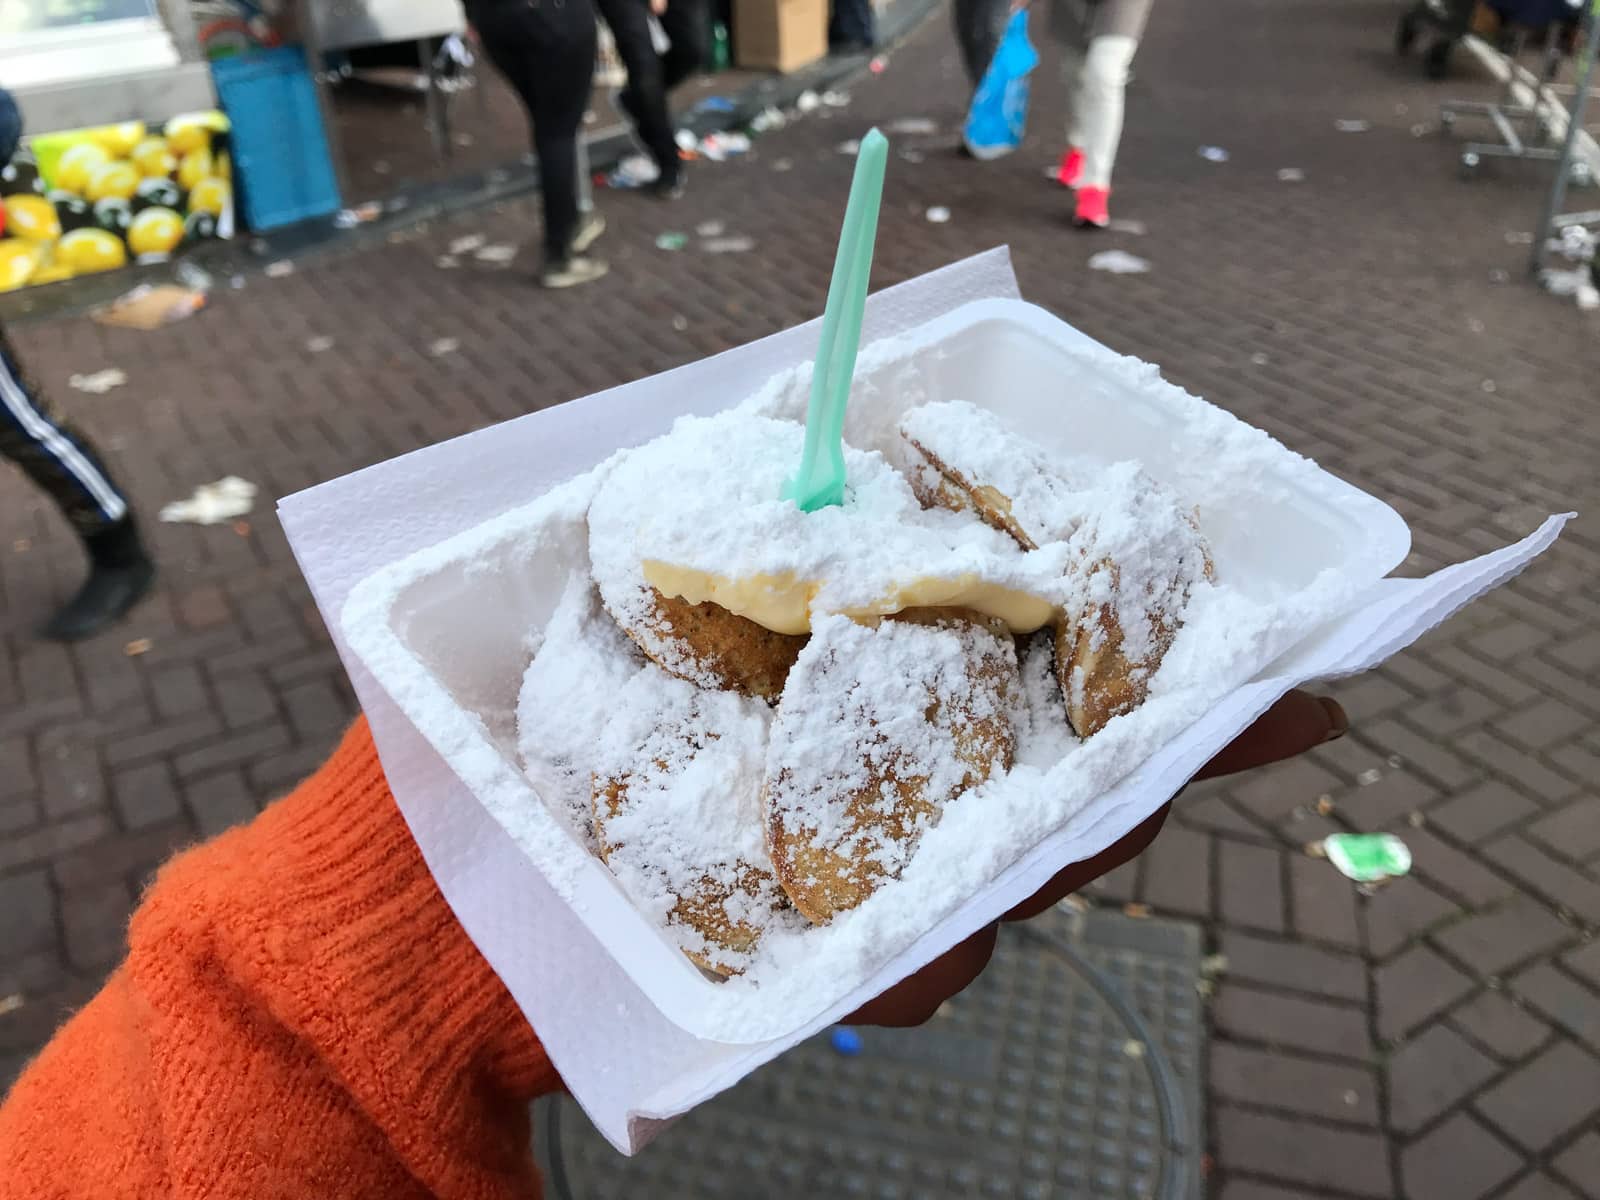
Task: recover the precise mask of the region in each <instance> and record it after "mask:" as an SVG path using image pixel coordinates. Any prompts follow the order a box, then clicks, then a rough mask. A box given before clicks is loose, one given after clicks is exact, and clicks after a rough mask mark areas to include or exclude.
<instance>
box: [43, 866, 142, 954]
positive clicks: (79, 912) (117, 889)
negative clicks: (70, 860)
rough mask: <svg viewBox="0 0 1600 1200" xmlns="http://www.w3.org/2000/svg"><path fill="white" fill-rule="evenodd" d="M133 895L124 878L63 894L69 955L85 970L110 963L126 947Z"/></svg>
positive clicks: (108, 880) (63, 916)
mask: <svg viewBox="0 0 1600 1200" xmlns="http://www.w3.org/2000/svg"><path fill="white" fill-rule="evenodd" d="M132 910H133V899H132V896H131V895H130V894H129V891H128V885H127V884H126V883H125V882H124V881H122V880H121V879H107V880H103V881H101V882H100V883H98V884H95V885H94V886H91V887H87V888H80V889H77V890H72V891H64V892H62V894H61V928H62V933H63V935H64V937H65V939H66V950H67V959H68V961H69V962H71V963H72V965H73V966H75V967H77V968H78V969H80V970H84V971H93V970H96V969H99V968H104V967H109V966H111V965H112V964H114V963H115V962H117V960H118V959H120V958H121V957H122V955H123V953H124V951H125V949H126V941H127V939H126V931H127V925H128V914H129V913H130V912H132Z"/></svg>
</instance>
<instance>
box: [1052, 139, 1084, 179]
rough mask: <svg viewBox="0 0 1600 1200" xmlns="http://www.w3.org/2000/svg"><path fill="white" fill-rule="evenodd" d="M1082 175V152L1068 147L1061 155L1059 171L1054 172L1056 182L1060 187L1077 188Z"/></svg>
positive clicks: (1074, 147) (1073, 147)
mask: <svg viewBox="0 0 1600 1200" xmlns="http://www.w3.org/2000/svg"><path fill="white" fill-rule="evenodd" d="M1082 174H1083V151H1082V150H1079V149H1078V148H1077V147H1076V146H1069V147H1067V149H1066V150H1064V151H1063V152H1062V154H1061V169H1060V170H1059V171H1057V172H1056V182H1057V183H1059V184H1060V185H1061V186H1062V187H1077V186H1078V178H1079V176H1081V175H1082Z"/></svg>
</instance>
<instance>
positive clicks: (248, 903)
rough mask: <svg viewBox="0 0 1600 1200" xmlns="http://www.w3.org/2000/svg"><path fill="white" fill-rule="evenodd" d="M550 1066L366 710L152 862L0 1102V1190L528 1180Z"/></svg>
mask: <svg viewBox="0 0 1600 1200" xmlns="http://www.w3.org/2000/svg"><path fill="white" fill-rule="evenodd" d="M559 1086H560V1081H559V1079H558V1078H557V1077H556V1074H555V1072H554V1071H553V1070H552V1068H551V1066H550V1063H549V1060H548V1059H547V1058H546V1056H545V1054H544V1052H543V1050H542V1049H541V1048H540V1046H539V1043H538V1041H537V1039H536V1038H535V1037H534V1034H533V1030H532V1029H531V1028H530V1027H529V1026H528V1024H527V1022H526V1021H525V1020H524V1019H523V1017H522V1015H521V1013H520V1012H519V1011H518V1009H517V1007H516V1005H515V1004H514V1003H513V1002H512V1000H511V997H510V995H509V994H508V993H507V992H506V990H505V988H504V986H503V985H502V984H501V983H500V981H499V979H497V978H496V977H495V975H494V973H493V972H492V971H491V970H490V969H489V966H488V964H487V963H486V962H485V961H484V960H483V957H482V956H481V955H480V954H479V953H478V951H477V949H476V947H474V946H473V944H472V943H471V941H469V940H468V938H467V936H466V934H465V933H463V932H462V930H461V927H460V925H458V924H457V923H456V920H455V917H454V916H453V915H452V914H451V912H450V909H449V907H448V906H447V905H446V904H445V902H444V898H443V897H442V896H441V895H440V894H439V890H438V888H437V887H436V886H435V885H434V882H433V879H432V877H431V876H430V875H429V874H428V870H427V867H426V866H425V865H424V863H423V861H422V856H421V854H420V853H419V852H418V850H417V848H416V845H415V843H414V842H413V841H412V840H411V835H410V833H409V831H408V830H407V829H406V826H405V822H404V820H403V819H402V818H401V816H400V814H399V811H398V810H397V809H396V808H395V804H394V799H393V797H392V796H391V795H390V793H389V788H388V785H387V783H386V782H385V781H384V777H383V771H382V769H381V767H380V766H379V764H378V757H377V754H376V753H375V752H374V750H373V747H372V739H371V736H370V734H369V732H368V730H367V726H366V722H365V721H364V720H363V721H360V722H358V723H357V724H356V726H355V727H354V728H353V729H352V730H351V731H350V733H349V734H348V736H347V737H346V738H345V740H344V743H343V745H341V746H340V747H339V749H338V750H337V751H336V752H335V754H334V755H333V757H332V758H331V759H330V760H329V761H328V763H327V764H326V765H325V766H324V767H323V768H322V770H321V771H319V772H318V773H317V774H316V775H315V776H313V777H312V778H311V779H310V780H308V781H307V782H306V783H304V784H303V785H301V786H300V787H299V788H298V789H297V790H296V791H295V792H294V793H293V794H291V795H290V796H288V797H286V798H285V799H283V800H281V801H279V802H278V803H276V804H274V805H272V806H271V807H269V808H268V809H267V810H266V811H265V812H264V813H262V814H261V816H260V817H258V818H257V819H256V820H255V821H253V822H252V823H251V824H249V825H247V826H244V827H242V828H239V829H236V830H233V831H231V832H229V833H226V834H224V835H223V836H222V837H219V838H217V839H216V840H215V841H212V842H210V843H208V844H206V845H204V846H201V847H199V848H197V849H194V850H191V851H189V852H187V853H185V854H182V855H180V856H179V857H177V858H175V859H174V860H173V861H172V862H171V863H169V864H168V865H167V866H166V867H165V868H164V869H163V870H162V871H161V873H160V874H159V876H158V877H157V879H156V882H155V884H154V885H153V886H152V887H151V889H150V891H149V892H148V894H147V895H146V896H145V899H144V902H143V903H142V904H141V905H140V907H139V910H138V911H137V912H136V913H135V914H134V916H133V920H132V922H131V924H130V927H129V931H128V957H127V960H126V961H125V962H124V963H123V965H122V966H121V967H119V968H118V969H117V971H116V973H115V974H113V975H112V976H111V978H110V980H109V981H108V982H107V983H106V985H105V987H104V989H103V990H102V991H101V992H100V993H99V994H98V995H97V996H96V997H95V998H94V999H93V1000H92V1001H91V1002H90V1003H89V1004H88V1005H86V1006H85V1007H84V1008H83V1010H82V1011H80V1012H79V1013H78V1014H77V1015H76V1016H74V1017H73V1018H72V1019H71V1020H70V1021H69V1022H68V1023H67V1024H66V1025H65V1026H64V1027H63V1028H62V1029H61V1030H60V1031H59V1032H58V1033H57V1034H56V1036H55V1038H54V1040H53V1041H51V1042H50V1044H49V1045H47V1046H46V1047H45V1048H44V1050H43V1051H42V1052H41V1053H40V1054H39V1056H38V1058H37V1059H35V1060H34V1062H33V1063H32V1064H31V1065H30V1066H29V1067H28V1069H27V1070H26V1071H25V1072H24V1073H23V1075H22V1077H21V1078H20V1079H19V1080H18V1081H17V1083H16V1086H15V1087H14V1088H13V1089H12V1091H11V1094H10V1095H9V1096H8V1097H7V1098H6V1100H5V1103H4V1105H3V1107H0V1197H4V1198H5V1200H11V1198H12V1197H24V1196H26V1197H28V1198H29V1200H40V1198H45V1197H60V1198H63V1200H65V1198H69V1197H70V1198H73V1200H77V1198H80V1197H83V1198H88V1197H94V1198H95V1200H104V1198H108V1197H141V1198H143V1197H152V1198H154V1197H162V1198H163V1200H167V1198H171V1200H188V1198H189V1197H199V1196H205V1197H210V1198H216V1200H221V1198H227V1197H240V1198H243V1197H250V1198H251V1200H264V1198H272V1200H277V1198H279V1197H282V1198H285V1200H288V1198H293V1200H308V1198H314V1197H338V1198H340V1200H366V1198H368V1197H371V1198H373V1200H377V1198H379V1197H382V1198H383V1200H395V1198H397V1197H434V1196H437V1197H449V1198H455V1197H474V1198H477V1197H481V1198H484V1200H511V1198H516V1200H528V1198H532V1197H537V1196H538V1195H539V1184H538V1180H537V1177H536V1175H535V1172H534V1167H533V1161H532V1155H531V1150H530V1142H529V1128H528V1102H529V1101H530V1100H531V1099H532V1098H533V1097H534V1096H536V1095H538V1094H540V1093H542V1092H546V1091H550V1090H553V1089H555V1088H557V1087H559Z"/></svg>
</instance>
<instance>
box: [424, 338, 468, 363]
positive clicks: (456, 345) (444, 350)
mask: <svg viewBox="0 0 1600 1200" xmlns="http://www.w3.org/2000/svg"><path fill="white" fill-rule="evenodd" d="M459 349H461V339H460V338H453V337H442V338H434V339H433V341H431V342H429V343H428V357H429V358H443V357H444V356H445V355H446V354H454V353H455V352H456V351H457V350H459Z"/></svg>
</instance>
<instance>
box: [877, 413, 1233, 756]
mask: <svg viewBox="0 0 1600 1200" xmlns="http://www.w3.org/2000/svg"><path fill="white" fill-rule="evenodd" d="M901 436H902V437H903V439H904V440H905V443H906V445H907V447H908V448H909V454H910V457H911V469H910V471H909V474H910V477H911V480H912V486H913V488H914V489H915V490H916V492H917V495H918V497H919V498H920V499H921V500H922V501H923V503H924V504H928V505H930V506H936V507H941V508H947V509H951V510H953V511H956V512H970V513H973V514H974V515H976V516H977V517H979V518H980V519H981V520H983V521H984V522H985V523H987V524H989V525H991V526H993V527H994V528H996V529H1000V530H1003V531H1004V532H1006V533H1009V534H1010V535H1011V536H1012V537H1013V538H1015V539H1016V541H1017V543H1018V544H1019V545H1021V546H1022V547H1023V548H1024V549H1036V548H1038V547H1040V546H1043V545H1046V544H1047V543H1050V542H1060V541H1065V542H1067V543H1068V545H1069V546H1071V547H1072V548H1073V550H1074V553H1073V555H1072V558H1071V560H1070V561H1071V564H1072V565H1070V566H1069V568H1068V573H1067V575H1068V581H1069V583H1070V584H1071V586H1070V588H1069V597H1070V599H1069V601H1068V603H1067V604H1066V605H1065V606H1064V608H1063V611H1062V614H1061V617H1060V619H1059V620H1058V621H1057V622H1056V625H1055V629H1054V640H1055V651H1056V671H1057V675H1058V677H1059V679H1060V682H1061V690H1062V694H1063V695H1064V696H1065V698H1066V709H1067V720H1068V722H1069V723H1070V724H1071V726H1072V728H1073V730H1074V731H1075V732H1076V733H1077V734H1078V736H1080V737H1089V736H1091V735H1093V734H1095V733H1097V732H1099V731H1100V730H1101V729H1102V728H1104V727H1105V725H1106V723H1107V722H1108V721H1110V720H1111V719H1112V718H1113V717H1116V716H1120V715H1121V714H1123V713H1127V712H1132V711H1133V710H1134V709H1135V708H1137V707H1138V706H1139V705H1140V704H1142V703H1143V702H1144V700H1145V697H1146V696H1147V694H1148V692H1149V684H1150V679H1151V677H1152V676H1153V675H1154V674H1155V672H1156V670H1157V669H1158V668H1159V667H1160V665H1161V661H1162V659H1163V658H1164V657H1165V655H1166V652H1167V650H1168V648H1169V647H1170V646H1171V645H1172V639H1173V637H1174V636H1175V635H1176V633H1177V631H1178V629H1179V627H1180V626H1181V625H1182V621H1183V610H1184V608H1185V606H1186V605H1187V603H1188V599H1189V594H1190V592H1191V590H1192V588H1193V586H1194V584H1195V583H1196V582H1197V581H1198V580H1199V579H1201V578H1204V579H1206V580H1211V579H1213V578H1214V576H1215V571H1214V569H1213V566H1212V562H1211V556H1210V552H1209V549H1208V548H1207V546H1206V544H1205V539H1204V538H1203V537H1202V535H1201V533H1200V530H1199V526H1198V524H1197V523H1196V521H1195V517H1194V514H1193V512H1191V511H1188V510H1185V509H1184V508H1183V506H1182V505H1181V503H1180V502H1179V500H1178V498H1177V497H1176V496H1175V495H1173V494H1172V493H1171V491H1169V490H1168V489H1166V488H1164V487H1162V486H1161V485H1160V484H1158V483H1156V481H1155V480H1153V479H1151V478H1150V477H1149V476H1148V475H1146V474H1145V473H1144V472H1143V471H1142V470H1140V469H1139V468H1138V467H1137V466H1136V465H1134V464H1132V463H1119V464H1116V465H1115V466H1112V467H1110V468H1107V469H1104V470H1101V471H1096V472H1094V473H1093V476H1092V478H1091V477H1089V473H1088V471H1087V470H1086V469H1085V468H1083V467H1081V466H1080V467H1078V468H1077V473H1078V474H1081V475H1083V476H1085V478H1083V479H1081V480H1078V479H1074V480H1069V479H1068V478H1067V475H1066V472H1064V471H1063V470H1061V469H1060V468H1059V467H1058V466H1057V465H1055V464H1054V463H1052V462H1050V461H1048V460H1047V459H1046V458H1045V457H1044V455H1043V454H1042V452H1041V451H1040V450H1039V449H1038V448H1037V447H1036V446H1034V445H1033V444H1032V443H1030V442H1028V441H1027V440H1025V439H1024V438H1022V437H1021V436H1019V435H1018V434H1015V433H1013V432H1012V431H1011V430H1009V429H1008V428H1006V426H1005V425H1004V424H1003V423H1002V422H1001V421H1000V419H999V418H998V417H996V416H995V415H994V414H993V413H990V412H987V411H985V410H983V409H979V408H977V407H976V406H974V405H971V404H963V403H941V404H930V405H925V406H923V407H922V408H918V409H913V410H912V411H911V412H910V413H908V414H906V417H905V418H904V419H903V421H902V424H901Z"/></svg>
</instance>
